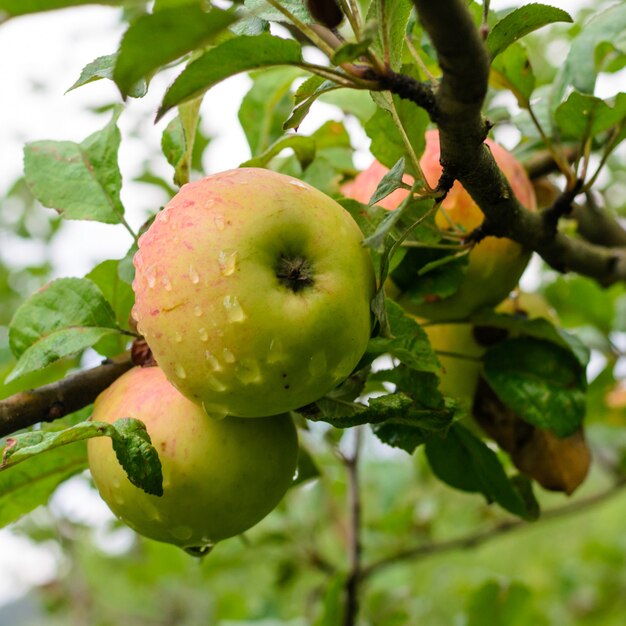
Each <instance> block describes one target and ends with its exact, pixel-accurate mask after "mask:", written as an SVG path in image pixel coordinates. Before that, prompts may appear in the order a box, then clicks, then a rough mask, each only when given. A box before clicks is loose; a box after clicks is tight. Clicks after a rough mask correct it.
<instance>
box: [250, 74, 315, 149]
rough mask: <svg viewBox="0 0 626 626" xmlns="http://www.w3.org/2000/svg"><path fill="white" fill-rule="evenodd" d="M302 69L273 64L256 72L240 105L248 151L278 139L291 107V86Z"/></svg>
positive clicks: (264, 146)
mask: <svg viewBox="0 0 626 626" xmlns="http://www.w3.org/2000/svg"><path fill="white" fill-rule="evenodd" d="M301 75H302V70H300V69H298V68H293V67H275V68H271V69H268V70H262V71H260V72H255V73H254V74H253V75H252V76H251V78H252V80H253V83H252V87H251V88H250V90H249V91H248V93H247V94H246V95H245V96H244V99H243V101H242V102H241V106H240V107H239V121H240V123H241V128H242V130H243V132H244V133H245V135H246V139H247V140H248V145H249V146H250V153H251V155H252V156H257V155H259V154H260V153H262V152H264V151H265V150H267V149H268V147H269V146H270V145H271V144H272V143H274V142H275V141H277V140H278V139H280V138H281V137H282V135H283V123H284V122H285V120H286V119H287V118H288V117H289V114H290V112H291V108H292V98H291V92H290V88H291V85H292V84H293V81H294V80H295V79H296V78H298V77H299V76H301Z"/></svg>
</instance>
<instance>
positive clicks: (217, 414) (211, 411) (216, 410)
mask: <svg viewBox="0 0 626 626" xmlns="http://www.w3.org/2000/svg"><path fill="white" fill-rule="evenodd" d="M202 408H203V409H204V412H205V413H206V414H207V416H208V417H210V418H211V419H214V420H217V421H220V420H223V419H224V418H225V417H226V416H227V415H228V411H227V410H226V407H224V406H222V405H221V404H214V403H213V402H205V401H202Z"/></svg>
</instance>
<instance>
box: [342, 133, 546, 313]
mask: <svg viewBox="0 0 626 626" xmlns="http://www.w3.org/2000/svg"><path fill="white" fill-rule="evenodd" d="M485 143H486V144H487V145H488V146H489V147H490V149H491V152H492V154H493V156H494V158H495V160H496V163H497V164H498V165H499V167H500V169H501V170H502V172H503V173H504V175H505V176H506V178H507V180H508V181H509V184H510V185H511V188H512V190H513V192H514V193H515V195H516V196H517V198H518V200H519V201H520V202H521V204H523V205H524V206H525V207H526V208H527V209H530V210H535V209H536V201H535V194H534V190H533V187H532V185H531V183H530V180H529V179H528V176H527V175H526V172H525V170H524V168H523V167H522V165H521V163H519V161H518V160H517V159H516V158H515V157H514V156H513V155H512V154H510V153H509V152H508V151H507V150H505V149H504V148H502V147H501V146H499V145H498V144H496V143H494V142H493V141H491V140H490V139H487V140H486V141H485ZM439 156H440V153H439V134H438V132H437V131H436V130H429V131H427V132H426V147H425V150H424V154H423V155H422V158H421V159H420V165H421V168H422V171H423V172H424V176H425V177H426V180H427V181H428V183H429V184H430V185H431V186H433V187H434V186H436V184H437V181H438V180H439V177H440V176H441V172H442V168H441V165H440V163H439ZM386 172H387V168H385V167H384V166H383V165H381V164H380V163H378V162H376V161H375V162H374V163H372V165H371V166H370V167H369V168H368V169H366V170H364V171H363V172H361V173H360V174H359V175H358V176H357V177H356V178H355V179H354V180H353V181H351V182H350V183H347V184H346V185H344V187H343V188H342V191H343V193H344V195H346V197H349V198H354V199H355V200H358V201H360V202H363V203H367V202H369V199H370V197H371V196H372V194H373V193H374V191H375V190H376V187H377V186H378V183H379V182H380V179H381V178H382V176H383V175H384V174H385V173H386ZM404 180H405V182H407V183H409V184H411V182H412V180H411V178H410V177H405V178H404ZM407 193H408V192H407V191H406V190H404V189H398V190H396V191H394V192H393V193H392V194H390V195H389V196H387V197H386V198H384V199H383V200H381V201H380V202H379V203H378V204H379V206H382V207H384V208H386V209H395V208H396V207H397V206H398V205H399V204H400V203H401V202H402V200H403V199H404V198H405V197H406V194H407ZM442 208H443V211H439V212H438V213H437V216H436V218H435V220H436V223H437V225H438V226H439V228H440V229H441V230H442V231H443V232H445V231H447V230H451V229H452V228H453V227H454V228H456V229H460V230H462V231H463V232H465V233H467V234H469V233H471V232H472V231H473V230H474V229H475V228H476V227H478V226H479V225H480V224H481V223H482V221H483V214H482V212H481V210H480V209H479V207H478V205H477V204H476V203H475V202H474V201H473V200H472V198H471V196H470V195H469V194H468V193H467V191H465V189H464V188H463V187H462V185H461V184H460V183H459V181H456V182H455V183H454V185H453V187H452V189H450V191H449V192H448V195H447V196H446V198H445V200H444V201H443V203H442ZM529 258H530V252H529V251H527V250H525V249H524V248H522V247H521V246H520V245H519V244H518V243H516V242H514V241H511V240H510V239H506V238H497V237H485V238H484V239H483V240H482V241H481V242H480V243H478V244H476V245H475V246H474V248H473V249H472V250H471V252H470V253H469V264H468V267H467V273H466V276H465V279H464V281H463V283H462V284H461V286H460V288H459V289H458V291H456V292H455V293H454V294H452V295H451V296H449V297H447V298H439V297H438V296H436V295H435V294H433V296H432V298H427V299H426V301H424V302H419V303H418V302H415V301H414V300H412V299H411V297H410V294H409V293H407V294H406V295H403V294H402V293H401V292H400V293H398V289H397V287H396V286H394V285H391V288H390V289H389V290H388V291H389V292H390V293H394V294H397V295H394V298H395V299H397V300H398V302H399V303H400V304H401V305H402V306H403V307H404V308H405V309H406V310H407V311H410V312H412V313H414V314H415V315H418V316H419V317H423V318H427V319H432V320H463V319H465V318H467V317H468V316H469V315H471V314H472V313H473V312H474V311H476V310H478V309H480V308H482V307H484V306H495V305H497V304H498V303H499V302H501V301H502V300H503V299H504V298H506V297H507V296H508V294H509V293H510V291H511V290H512V289H513V288H514V287H515V285H516V284H517V282H518V280H519V278H520V277H521V275H522V273H523V271H524V269H525V267H526V265H527V263H528V260H529ZM415 280H416V281H417V280H420V279H419V277H417V276H416V278H415Z"/></svg>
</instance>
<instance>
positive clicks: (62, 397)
mask: <svg viewBox="0 0 626 626" xmlns="http://www.w3.org/2000/svg"><path fill="white" fill-rule="evenodd" d="M132 365H133V364H132V363H131V361H130V358H129V356H128V355H124V357H122V358H119V359H116V360H113V361H105V362H104V363H103V364H102V365H99V366H98V367H94V368H92V369H88V370H84V371H82V372H78V373H76V374H73V375H71V376H68V377H67V378H64V379H62V380H59V381H57V382H54V383H51V384H49V385H44V386H43V387H38V388H37V389H30V390H28V391H20V392H19V393H16V394H15V395H13V396H10V397H8V398H6V399H5V400H0V437H5V436H6V435H10V434H11V433H14V432H15V431H17V430H21V429H22V428H27V427H29V426H33V425H34V424H38V423H39V422H52V421H54V420H56V419H59V418H60V417H63V416H64V415H69V414H70V413H73V412H74V411H78V410H79V409H82V408H84V407H86V406H88V405H89V404H91V403H92V402H93V401H94V400H95V399H96V397H97V396H98V394H99V393H100V392H101V391H104V390H105V389H106V388H107V387H108V386H109V385H110V384H111V383H112V382H113V381H114V380H116V379H117V378H119V377H120V376H121V375H122V374H123V373H124V372H126V371H127V370H129V369H130V368H131V367H132Z"/></svg>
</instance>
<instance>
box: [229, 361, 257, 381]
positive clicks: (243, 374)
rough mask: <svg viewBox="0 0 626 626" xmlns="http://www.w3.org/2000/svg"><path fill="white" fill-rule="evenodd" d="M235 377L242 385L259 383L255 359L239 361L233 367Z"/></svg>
mask: <svg viewBox="0 0 626 626" xmlns="http://www.w3.org/2000/svg"><path fill="white" fill-rule="evenodd" d="M235 376H237V378H238V379H239V380H240V381H241V382H242V383H244V385H250V384H251V383H259V382H261V380H262V376H261V369H260V368H259V364H258V363H257V361H256V360H255V359H241V360H240V361H239V363H237V365H236V366H235Z"/></svg>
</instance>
